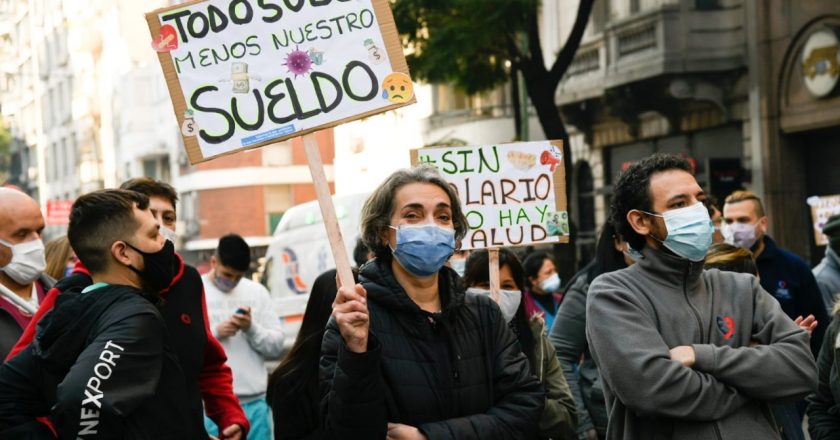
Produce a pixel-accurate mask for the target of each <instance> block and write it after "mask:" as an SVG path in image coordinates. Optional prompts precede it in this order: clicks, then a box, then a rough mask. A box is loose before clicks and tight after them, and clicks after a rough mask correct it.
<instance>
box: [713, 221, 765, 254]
mask: <svg viewBox="0 0 840 440" xmlns="http://www.w3.org/2000/svg"><path fill="white" fill-rule="evenodd" d="M755 226H756V225H754V224H751V223H737V222H736V223H724V224H723V227H722V228H721V231H720V232H721V233H722V234H723V241H725V242H726V243H728V244H731V245H733V246H738V247H742V248H746V249H752V247H753V245H755V242H756V241H758V237H756V234H755Z"/></svg>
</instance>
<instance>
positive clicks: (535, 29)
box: [528, 2, 546, 72]
mask: <svg viewBox="0 0 840 440" xmlns="http://www.w3.org/2000/svg"><path fill="white" fill-rule="evenodd" d="M537 5H538V2H534V9H533V10H530V11H529V12H530V13H529V14H528V52H529V53H530V54H531V59H530V61H531V64H532V66H531V68H532V69H535V70H536V71H538V72H545V70H546V69H545V58H543V53H542V43H541V42H540V26H539V23H538V21H537V20H538V15H539V13H538V10H537V8H538V6H537Z"/></svg>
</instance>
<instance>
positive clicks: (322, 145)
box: [292, 128, 335, 165]
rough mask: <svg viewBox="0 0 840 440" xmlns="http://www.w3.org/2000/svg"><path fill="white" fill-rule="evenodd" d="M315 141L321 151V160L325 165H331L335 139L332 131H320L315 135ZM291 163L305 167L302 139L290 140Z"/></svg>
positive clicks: (333, 156)
mask: <svg viewBox="0 0 840 440" xmlns="http://www.w3.org/2000/svg"><path fill="white" fill-rule="evenodd" d="M315 139H317V140H318V149H319V150H321V160H322V161H323V162H324V164H325V165H328V164H331V163H333V159H334V158H335V142H334V140H335V137H334V135H333V129H332V128H330V129H328V130H321V131H319V132H317V133H315ZM292 163H294V164H295V165H306V164H308V162H307V161H306V152H305V151H304V149H303V138H299V137H298V138H295V139H293V140H292Z"/></svg>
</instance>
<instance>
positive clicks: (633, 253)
mask: <svg viewBox="0 0 840 440" xmlns="http://www.w3.org/2000/svg"><path fill="white" fill-rule="evenodd" d="M624 255H627V256H628V257H629V258H630V259H631V260H633V261H639V260H641V259H642V258H645V256H644V255H643V254H642V253H641V252H639V251H637V250H635V249H633V247H632V246H630V245H629V244H628V245H627V250H626V251H624Z"/></svg>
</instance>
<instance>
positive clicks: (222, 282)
mask: <svg viewBox="0 0 840 440" xmlns="http://www.w3.org/2000/svg"><path fill="white" fill-rule="evenodd" d="M213 280H214V281H215V284H216V287H218V288H219V290H221V291H222V292H225V293H228V292H230V291H231V290H233V289H235V288H236V285H237V284H239V282H238V281H233V280H229V279H227V278H225V277H222V276H219V275H216V276H215V277H213Z"/></svg>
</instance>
